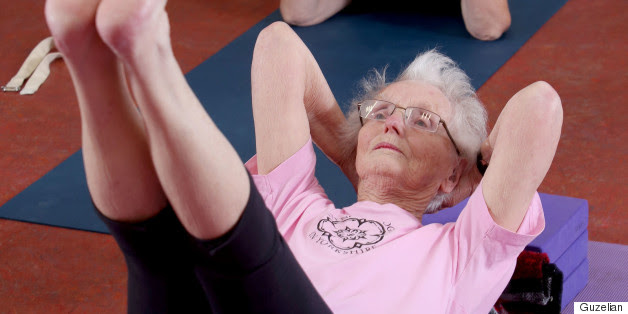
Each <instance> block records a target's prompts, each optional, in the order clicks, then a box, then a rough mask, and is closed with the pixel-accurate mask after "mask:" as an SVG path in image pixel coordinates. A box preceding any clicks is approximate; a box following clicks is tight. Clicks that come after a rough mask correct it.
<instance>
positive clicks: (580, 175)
mask: <svg viewBox="0 0 628 314" xmlns="http://www.w3.org/2000/svg"><path fill="white" fill-rule="evenodd" d="M43 2H44V1H41V0H39V1H35V0H23V1H8V0H3V1H2V3H0V7H1V8H2V9H1V10H0V39H1V42H2V43H3V45H2V48H0V83H6V82H7V81H8V80H9V79H10V78H11V76H12V75H13V74H14V73H15V72H16V71H17V70H18V68H19V66H20V65H21V62H22V61H23V59H24V57H25V56H26V55H27V54H28V53H29V51H30V50H31V49H32V48H33V47H34V45H35V44H36V43H37V42H38V41H39V40H41V39H43V38H44V37H46V36H48V31H47V29H46V26H45V24H44V20H43ZM218 2H219V1H208V0H187V1H175V0H173V1H170V3H169V7H168V8H169V14H170V20H171V23H172V37H173V44H174V46H175V54H176V55H177V56H178V58H179V60H180V62H181V65H182V67H183V70H184V71H188V70H190V69H192V68H194V67H195V66H196V65H198V64H199V63H200V62H202V61H203V60H205V59H207V58H208V57H209V56H211V55H212V54H213V53H215V52H216V51H218V50H219V49H220V48H221V47H223V46H224V45H226V44H227V43H228V42H230V41H231V40H232V39H234V38H235V37H237V36H238V35H240V34H241V33H243V32H244V31H245V30H247V29H248V28H249V27H251V26H252V25H253V24H255V23H256V22H257V21H259V20H260V19H261V18H263V17H264V16H266V15H268V14H269V13H270V12H272V11H273V10H275V9H276V8H277V4H278V1H277V0H265V1H255V0H235V1H220V3H218ZM625 12H628V2H626V1H624V0H603V1H587V0H569V2H568V3H567V4H566V5H565V7H563V8H562V9H561V10H560V11H559V12H558V13H557V14H556V15H555V16H554V17H553V18H552V19H551V20H550V21H549V22H548V23H547V24H546V25H545V26H544V27H543V28H542V29H541V30H540V31H539V32H538V33H537V34H536V35H535V36H534V37H533V38H532V39H531V40H530V41H528V42H527V43H526V44H525V45H524V46H523V47H522V48H521V50H520V51H519V52H517V53H516V54H515V56H514V57H513V58H512V59H511V60H509V61H508V62H507V63H506V65H504V66H503V67H502V68H501V69H500V70H499V71H498V72H497V73H496V74H495V75H494V76H493V77H492V78H491V79H489V81H488V82H487V83H486V84H485V85H484V86H483V87H482V88H481V89H480V91H479V94H480V97H481V98H482V99H483V101H484V102H485V103H486V105H487V107H488V108H489V115H490V116H491V117H492V120H491V122H492V123H493V122H494V120H495V118H496V117H497V114H498V113H499V111H500V109H501V107H502V106H503V104H505V102H506V101H507V100H508V98H509V97H510V96H512V95H513V94H514V93H515V92H516V91H517V90H519V89H521V88H522V87H524V86H525V85H527V84H529V83H531V82H533V81H536V80H541V79H542V80H545V81H548V82H549V83H550V84H552V85H553V86H554V87H555V88H556V89H557V90H558V92H559V94H560V95H561V97H562V101H563V106H564V114H565V117H564V124H563V135H562V138H561V142H560V144H559V148H558V152H557V154H556V158H555V160H554V164H553V166H552V168H551V169H550V172H549V174H548V176H547V178H546V180H545V182H544V183H543V185H542V186H541V188H540V191H541V192H546V193H553V194H560V195H566V196H572V197H578V198H583V199H587V200H588V201H589V205H590V218H589V235H590V239H591V240H595V241H603V242H613V243H621V244H628V228H626V227H625V226H626V225H628V218H627V216H628V212H626V209H625V208H624V207H623V206H624V205H625V200H626V199H627V198H626V196H625V193H626V192H628V189H627V187H628V167H626V163H627V161H628V160H627V159H628V144H627V140H628V136H627V135H626V133H625V130H626V127H625V126H626V125H628V118H627V116H628V105H627V104H626V101H625V99H626V96H627V92H626V89H625V85H626V77H627V74H626V73H628V71H627V66H626V51H628V47H627V45H628V43H627V42H626V40H625V34H626V33H627V31H628V24H627V23H626V22H625ZM53 100H54V101H53ZM79 148H80V124H79V116H78V108H77V104H76V99H75V96H74V92H73V89H72V86H71V83H70V79H69V75H68V72H67V70H66V68H65V66H64V65H63V62H61V61H58V62H56V63H54V64H53V66H52V74H51V77H50V79H49V81H48V82H46V84H45V85H43V86H42V88H41V89H40V91H39V92H37V94H35V95H33V96H18V95H16V94H7V93H4V94H0V152H1V153H0V206H1V205H2V204H4V203H5V202H6V201H8V200H9V199H11V198H12V197H13V196H15V195H16V194H18V193H19V192H20V191H22V190H23V189H24V188H26V187H27V186H28V185H30V184H31V183H33V182H34V181H36V180H37V179H39V178H40V177H41V176H42V175H44V174H45V173H47V172H48V171H49V170H51V169H52V168H53V167H54V166H56V165H57V164H59V163H60V162H61V161H63V160H64V159H65V158H67V157H68V156H70V155H71V154H72V153H74V152H75V151H77V150H78V149H79ZM125 284H126V269H125V266H124V261H123V258H122V255H121V254H120V252H119V250H118V249H117V247H116V245H115V243H114V242H113V239H112V238H111V237H110V236H108V235H102V234H96V233H90V232H82V231H74V230H68V229H62V228H55V227H47V226H41V225H34V224H28V223H21V222H15V221H9V220H1V219H0V312H9V313H14V312H15V313H23V312H29V313H30V312H123V311H124V309H125V306H126V305H125V302H126V288H125Z"/></svg>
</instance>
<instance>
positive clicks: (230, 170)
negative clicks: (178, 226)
mask: <svg viewBox="0 0 628 314" xmlns="http://www.w3.org/2000/svg"><path fill="white" fill-rule="evenodd" d="M96 26H97V29H98V32H99V34H100V35H101V38H103V40H104V41H105V42H106V43H107V45H108V46H109V47H110V48H111V49H112V50H113V51H114V52H115V54H116V56H117V57H118V58H119V60H121V61H122V62H123V64H124V67H125V69H126V70H127V71H128V73H129V77H130V80H131V87H132V92H133V96H134V97H135V100H136V102H137V103H138V106H139V108H140V111H141V112H142V116H143V118H144V122H145V125H146V130H147V133H148V143H149V148H150V152H151V156H152V160H153V164H154V165H155V169H156V171H157V175H158V177H159V180H160V182H161V186H162V187H163V189H164V191H165V193H166V195H167V197H168V199H169V200H170V202H171V204H172V206H173V208H174V210H175V212H176V213H177V216H178V217H179V220H180V221H181V223H182V224H183V226H185V228H186V229H187V230H188V231H189V232H190V233H191V234H192V235H193V236H195V237H196V238H199V239H212V238H217V237H219V236H221V235H223V234H224V233H226V232H227V231H228V230H230V229H231V228H232V227H233V226H234V225H235V224H236V222H237V221H238V219H239V217H240V216H241V214H242V211H243V209H244V207H245V205H246V202H247V200H248V197H249V188H250V187H249V180H248V179H247V174H246V170H245V168H244V166H243V163H242V161H241V160H240V158H239V156H238V154H237V153H236V151H235V149H234V148H233V147H232V146H231V144H230V143H229V141H228V140H227V139H226V138H225V137H224V136H223V135H222V133H221V132H220V131H219V130H218V128H217V127H216V126H215V124H214V123H213V121H212V120H211V119H210V117H209V116H208V115H207V113H206V112H205V110H204V108H203V107H202V106H201V104H200V102H199V101H198V99H197V98H196V96H195V95H194V93H193V92H192V90H191V89H190V87H189V86H188V84H187V81H186V80H185V77H184V76H183V73H182V72H181V69H180V67H179V64H178V63H177V61H176V59H175V57H174V54H173V52H172V47H171V46H170V34H169V24H168V17H167V15H166V12H165V1H163V0H104V1H103V2H102V3H101V5H100V7H99V8H98V13H97V17H96ZM223 75H224V74H223ZM213 105H215V106H220V105H221V104H220V103H216V104H213ZM234 127H237V125H236V126H234Z"/></svg>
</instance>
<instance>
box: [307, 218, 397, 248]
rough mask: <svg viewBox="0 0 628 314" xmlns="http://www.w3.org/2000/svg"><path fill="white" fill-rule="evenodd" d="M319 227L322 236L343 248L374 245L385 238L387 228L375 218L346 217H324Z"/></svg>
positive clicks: (335, 245) (337, 246)
mask: <svg viewBox="0 0 628 314" xmlns="http://www.w3.org/2000/svg"><path fill="white" fill-rule="evenodd" d="M317 229H318V230H319V231H321V232H322V233H323V234H322V235H321V238H327V241H328V242H329V243H330V244H331V245H333V246H334V247H336V248H338V249H341V250H352V249H359V248H362V247H363V246H369V245H374V244H376V243H377V242H379V241H381V240H382V239H383V238H384V234H385V233H386V229H385V228H384V226H383V225H382V224H381V223H379V222H377V221H374V220H366V219H358V218H345V219H343V220H331V219H330V218H325V219H322V220H321V221H319V222H318V226H317Z"/></svg>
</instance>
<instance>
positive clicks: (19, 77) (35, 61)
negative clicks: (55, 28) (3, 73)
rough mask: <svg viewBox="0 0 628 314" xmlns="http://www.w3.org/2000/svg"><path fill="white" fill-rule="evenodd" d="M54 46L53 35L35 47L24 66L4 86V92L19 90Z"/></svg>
mask: <svg viewBox="0 0 628 314" xmlns="http://www.w3.org/2000/svg"><path fill="white" fill-rule="evenodd" d="M53 48H54V41H53V40H52V37H48V38H46V39H44V40H42V41H41V42H40V43H39V44H37V46H35V49H33V51H31V53H30V54H29V55H28V57H27V58H26V61H24V64H22V67H21V68H20V70H19V71H18V72H17V74H16V75H15V76H14V77H13V78H12V79H11V80H10V81H9V83H7V85H5V86H2V91H4V92H17V91H19V90H20V88H21V87H22V84H23V83H24V80H26V79H27V78H28V77H29V76H31V74H32V73H33V71H35V69H36V68H37V65H39V63H41V60H43V59H44V57H45V56H46V55H47V54H48V52H50V50H52V49H53Z"/></svg>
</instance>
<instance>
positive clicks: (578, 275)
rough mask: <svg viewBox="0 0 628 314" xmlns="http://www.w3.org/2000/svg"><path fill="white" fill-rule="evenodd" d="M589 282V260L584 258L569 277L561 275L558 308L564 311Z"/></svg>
mask: <svg viewBox="0 0 628 314" xmlns="http://www.w3.org/2000/svg"><path fill="white" fill-rule="evenodd" d="M588 281H589V259H588V258H585V259H584V260H583V261H582V263H580V265H578V267H577V268H576V270H574V271H573V272H572V273H571V275H569V276H566V275H565V274H563V294H562V296H561V300H560V308H561V309H564V308H565V307H566V306H567V304H569V302H571V300H573V299H574V298H575V297H576V296H577V295H578V293H580V291H582V289H584V287H585V286H586V285H587V282H588Z"/></svg>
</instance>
